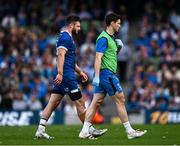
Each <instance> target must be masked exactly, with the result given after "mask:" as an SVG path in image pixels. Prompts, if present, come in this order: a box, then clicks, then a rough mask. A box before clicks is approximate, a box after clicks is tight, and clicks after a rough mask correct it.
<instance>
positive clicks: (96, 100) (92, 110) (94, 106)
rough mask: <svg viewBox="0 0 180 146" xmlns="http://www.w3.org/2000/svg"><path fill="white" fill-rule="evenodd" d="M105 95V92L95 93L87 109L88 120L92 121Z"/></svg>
mask: <svg viewBox="0 0 180 146" xmlns="http://www.w3.org/2000/svg"><path fill="white" fill-rule="evenodd" d="M104 97H105V95H104V94H103V93H96V94H94V97H93V100H92V102H91V104H90V106H89V108H88V109H87V111H86V121H87V122H91V121H92V119H93V117H94V116H95V114H96V111H97V110H98V108H99V107H100V105H101V103H102V102H103V100H104Z"/></svg>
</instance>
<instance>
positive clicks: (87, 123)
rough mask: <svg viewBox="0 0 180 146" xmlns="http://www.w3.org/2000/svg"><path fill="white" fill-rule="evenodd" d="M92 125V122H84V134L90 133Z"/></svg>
mask: <svg viewBox="0 0 180 146" xmlns="http://www.w3.org/2000/svg"><path fill="white" fill-rule="evenodd" d="M91 125H92V124H91V123H90V122H87V121H84V125H83V128H82V131H83V132H84V133H89V128H90V126H91Z"/></svg>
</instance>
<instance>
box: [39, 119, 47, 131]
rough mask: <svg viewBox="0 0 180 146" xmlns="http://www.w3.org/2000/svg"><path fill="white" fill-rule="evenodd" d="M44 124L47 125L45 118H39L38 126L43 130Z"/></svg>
mask: <svg viewBox="0 0 180 146" xmlns="http://www.w3.org/2000/svg"><path fill="white" fill-rule="evenodd" d="M46 125H47V120H46V119H40V122H39V126H38V128H40V129H44V130H45V128H46Z"/></svg>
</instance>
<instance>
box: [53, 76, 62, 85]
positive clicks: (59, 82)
mask: <svg viewBox="0 0 180 146" xmlns="http://www.w3.org/2000/svg"><path fill="white" fill-rule="evenodd" d="M62 79H63V76H62V74H57V76H56V78H55V79H54V83H55V84H57V85H59V84H61V82H62Z"/></svg>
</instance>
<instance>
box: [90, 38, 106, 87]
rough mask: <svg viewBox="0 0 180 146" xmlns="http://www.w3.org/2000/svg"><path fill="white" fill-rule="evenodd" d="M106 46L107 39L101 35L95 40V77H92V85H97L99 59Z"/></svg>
mask: <svg viewBox="0 0 180 146" xmlns="http://www.w3.org/2000/svg"><path fill="white" fill-rule="evenodd" d="M107 47H108V42H107V39H106V38H104V37H102V38H100V39H99V40H98V41H97V44H96V56H95V63H94V72H95V77H94V79H93V85H94V86H99V82H100V79H99V76H100V75H99V74H100V67H101V59H102V56H103V53H104V52H105V51H106V49H107Z"/></svg>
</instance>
